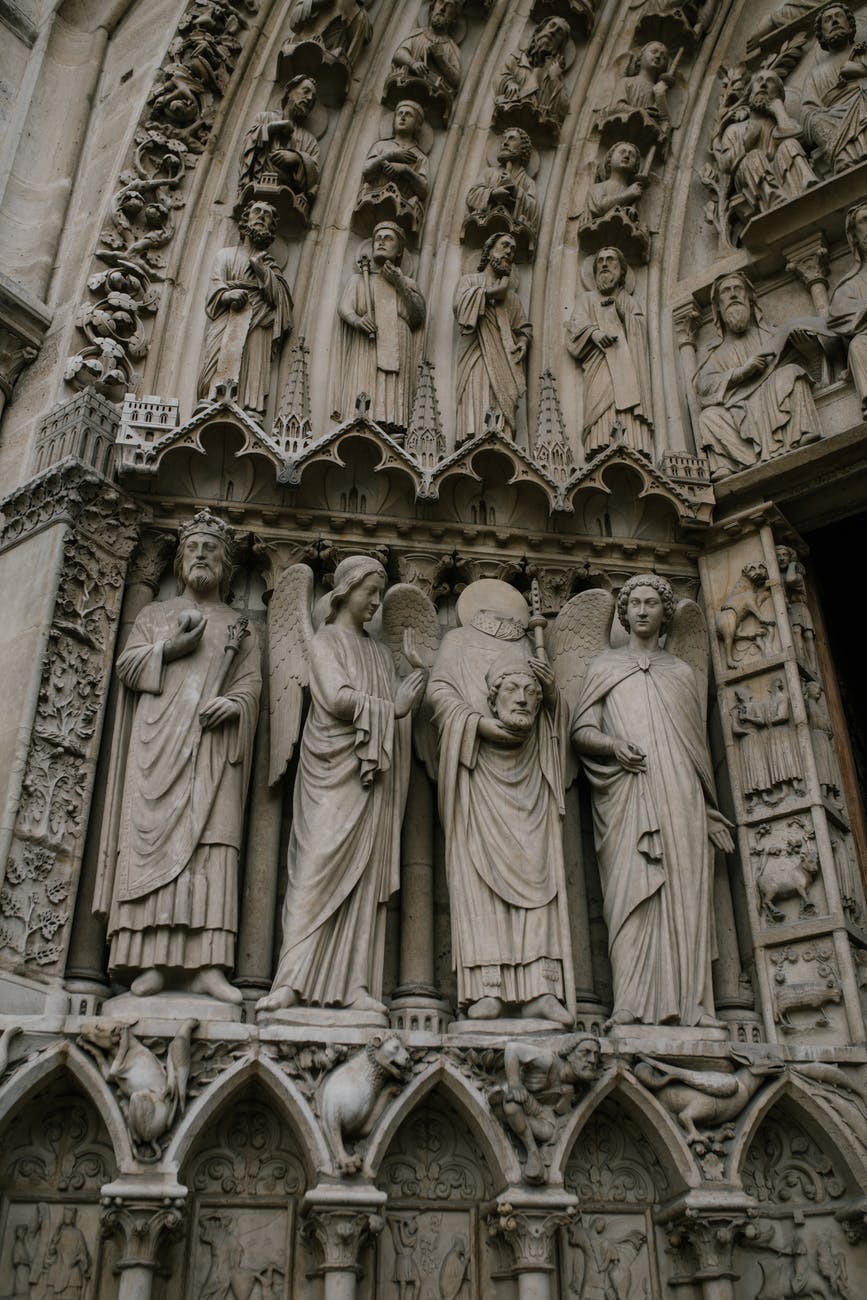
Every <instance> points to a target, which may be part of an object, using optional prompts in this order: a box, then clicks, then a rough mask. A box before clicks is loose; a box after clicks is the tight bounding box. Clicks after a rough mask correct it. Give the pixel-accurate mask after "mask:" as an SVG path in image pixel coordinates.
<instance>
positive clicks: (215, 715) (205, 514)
mask: <svg viewBox="0 0 867 1300" xmlns="http://www.w3.org/2000/svg"><path fill="white" fill-rule="evenodd" d="M231 546H232V534H231V530H230V529H229V528H228V527H227V525H226V524H224V523H223V522H222V520H220V519H218V518H216V517H215V516H214V515H212V514H211V513H210V512H209V511H208V510H201V511H199V513H198V514H197V515H195V516H194V518H193V519H192V520H191V521H190V522H189V523H188V524H187V525H186V526H185V527H184V528H182V529H181V533H180V544H179V546H178V551H177V555H176V558H175V576H176V577H177V579H178V589H179V595H178V596H176V597H175V598H174V599H172V600H164V601H155V602H153V603H152V604H150V605H146V606H145V608H144V609H143V610H142V612H141V613H140V614H139V616H138V618H137V619H136V621H135V624H134V625H133V628H132V631H131V633H130V636H129V640H128V641H127V643H126V647H125V649H124V650H123V652H122V654H121V655H120V657H119V658H118V661H117V673H118V676H119V678H120V680H121V682H122V684H123V692H122V702H121V712H120V717H119V722H118V726H117V728H116V731H115V736H116V744H115V749H114V753H113V755H112V766H111V771H110V773H109V780H108V787H107V789H108V796H107V805H106V811H105V816H104V818H103V829H102V841H101V844H100V877H99V880H98V883H97V891H96V897H95V903H94V910H95V911H96V912H97V913H99V914H101V915H104V916H107V917H108V937H109V942H110V952H109V971H110V973H111V974H112V976H113V977H114V978H116V979H117V980H119V981H120V982H125V981H126V980H129V979H130V978H132V986H131V987H132V991H133V993H134V994H136V995H138V996H142V997H144V996H147V995H152V994H155V993H158V992H160V990H161V989H163V988H164V987H166V988H170V987H181V988H186V989H189V990H191V991H193V992H196V993H202V994H205V995H208V996H210V997H214V998H217V999H220V1000H222V1001H225V1002H236V1003H237V1002H240V1001H241V994H240V992H239V991H238V990H237V989H235V988H233V987H232V985H231V984H230V983H229V982H228V980H227V979H226V972H227V971H228V970H231V968H232V966H233V964H234V956H235V934H236V930H237V910H238V853H239V849H240V844H241V833H242V830H243V825H244V801H245V796H246V791H247V781H248V777H249V773H250V763H251V759H252V753H253V737H254V733H255V729H256V722H257V718H258V711H259V693H260V689H261V675H260V667H259V647H258V644H257V639H256V637H255V636H254V635H251V634H250V632H249V629H248V627H247V620H246V619H244V618H240V619H239V618H238V616H237V613H236V611H235V610H233V609H231V608H230V606H229V605H228V604H226V596H227V594H228V591H229V582H230V578H231V573H232V563H231Z"/></svg>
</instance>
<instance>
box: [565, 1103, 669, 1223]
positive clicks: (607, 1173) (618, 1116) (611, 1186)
mask: <svg viewBox="0 0 867 1300" xmlns="http://www.w3.org/2000/svg"><path fill="white" fill-rule="evenodd" d="M564 1181H565V1184H566V1188H567V1190H568V1191H570V1192H575V1193H576V1195H578V1196H579V1197H580V1198H581V1200H582V1201H591V1202H596V1203H597V1204H598V1203H611V1202H615V1203H618V1204H620V1203H627V1204H634V1203H648V1202H653V1201H656V1200H657V1199H660V1198H662V1197H663V1196H664V1195H665V1194H666V1192H667V1189H668V1186H669V1182H668V1177H667V1175H666V1173H665V1170H664V1169H663V1167H662V1165H661V1164H660V1163H659V1160H658V1158H657V1156H656V1153H655V1151H654V1150H653V1148H652V1147H651V1145H650V1143H649V1142H648V1140H647V1138H646V1137H645V1136H644V1134H643V1133H642V1132H641V1130H640V1129H639V1127H638V1125H637V1124H635V1123H634V1121H633V1120H631V1119H630V1118H629V1117H628V1116H627V1115H624V1113H623V1112H622V1111H620V1110H618V1109H617V1108H616V1107H614V1106H603V1107H601V1108H600V1110H599V1111H598V1112H597V1116H596V1117H594V1119H593V1120H592V1121H591V1123H590V1124H588V1125H587V1127H586V1128H584V1129H583V1130H582V1131H581V1133H580V1134H579V1136H578V1140H577V1142H576V1143H575V1146H574V1147H573V1148H572V1154H571V1155H570V1157H569V1162H568V1164H567V1166H566V1172H565V1176H564Z"/></svg>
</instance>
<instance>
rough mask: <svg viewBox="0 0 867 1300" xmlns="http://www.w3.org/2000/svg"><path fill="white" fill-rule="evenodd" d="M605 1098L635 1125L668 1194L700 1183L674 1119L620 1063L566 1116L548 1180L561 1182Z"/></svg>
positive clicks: (685, 1189) (687, 1148)
mask: <svg viewBox="0 0 867 1300" xmlns="http://www.w3.org/2000/svg"><path fill="white" fill-rule="evenodd" d="M605 1102H611V1103H613V1104H614V1105H616V1106H618V1107H622V1109H623V1110H624V1111H625V1112H626V1114H627V1115H628V1116H629V1117H630V1118H631V1119H632V1120H634V1122H635V1123H636V1124H637V1125H638V1128H639V1129H640V1131H641V1135H642V1137H644V1138H645V1139H646V1140H647V1142H648V1144H649V1146H650V1148H651V1150H652V1152H653V1154H654V1156H655V1157H656V1159H657V1160H658V1161H659V1164H660V1165H661V1167H662V1169H663V1171H664V1173H665V1176H666V1178H667V1180H668V1182H669V1184H670V1191H669V1196H671V1197H674V1196H678V1195H681V1194H683V1193H685V1192H687V1191H688V1190H689V1189H690V1188H692V1187H697V1186H698V1185H699V1184H700V1182H701V1175H700V1173H699V1170H698V1169H697V1168H696V1164H695V1161H694V1160H693V1157H692V1153H691V1152H690V1149H689V1147H688V1145H687V1143H686V1139H685V1138H684V1136H683V1134H682V1133H681V1131H680V1129H679V1128H678V1126H677V1124H676V1122H675V1121H674V1120H673V1119H672V1117H671V1116H670V1115H669V1113H668V1111H666V1110H665V1109H664V1108H663V1107H662V1106H661V1105H660V1104H659V1102H658V1101H657V1100H656V1098H655V1097H652V1096H651V1095H650V1093H648V1092H647V1090H646V1089H645V1088H642V1087H641V1085H640V1084H639V1083H638V1081H637V1080H636V1079H635V1078H634V1077H633V1076H632V1074H631V1073H629V1071H627V1070H626V1069H624V1068H623V1066H621V1065H617V1066H615V1068H614V1069H613V1070H611V1071H610V1072H609V1073H608V1074H605V1075H603V1076H602V1078H601V1079H600V1080H599V1081H598V1082H597V1083H596V1084H595V1085H594V1087H593V1088H592V1089H591V1090H590V1092H588V1093H587V1095H586V1096H585V1097H583V1098H582V1099H581V1101H580V1102H579V1103H578V1105H577V1106H576V1108H575V1110H574V1111H573V1112H572V1114H571V1115H570V1117H569V1119H568V1120H567V1122H566V1124H565V1126H564V1128H563V1131H562V1132H561V1134H560V1138H559V1141H558V1142H557V1145H556V1147H555V1148H554V1152H553V1154H552V1157H551V1166H550V1172H549V1181H550V1182H551V1183H555V1184H562V1183H563V1182H564V1180H565V1176H566V1167H567V1165H568V1163H569V1160H570V1158H571V1156H572V1152H573V1149H574V1147H575V1145H576V1142H577V1141H578V1140H579V1138H580V1136H581V1134H582V1133H583V1132H584V1130H585V1129H586V1128H587V1127H588V1125H589V1124H591V1123H592V1122H593V1120H594V1118H595V1117H596V1116H597V1115H599V1113H600V1110H601V1108H602V1107H603V1105H604V1103H605Z"/></svg>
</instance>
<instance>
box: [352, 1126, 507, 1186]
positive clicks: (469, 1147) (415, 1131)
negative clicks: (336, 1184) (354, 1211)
mask: <svg viewBox="0 0 867 1300" xmlns="http://www.w3.org/2000/svg"><path fill="white" fill-rule="evenodd" d="M377 1182H378V1184H379V1186H380V1187H382V1188H384V1189H385V1190H386V1191H388V1192H389V1194H390V1195H391V1196H393V1197H401V1198H402V1197H413V1198H420V1199H422V1200H425V1201H473V1200H477V1199H478V1198H480V1197H483V1196H490V1195H491V1194H492V1192H491V1188H492V1186H493V1184H492V1180H491V1177H490V1172H489V1170H488V1167H487V1164H486V1162H485V1158H484V1156H483V1154H482V1152H481V1151H480V1150H479V1148H478V1145H477V1143H476V1142H475V1141H474V1139H473V1137H472V1134H471V1133H470V1130H469V1129H468V1128H467V1126H466V1125H465V1124H463V1123H462V1122H461V1121H460V1120H459V1119H458V1118H457V1117H456V1116H454V1115H452V1114H451V1113H450V1112H448V1111H445V1110H444V1109H441V1108H440V1107H436V1108H434V1107H430V1108H428V1109H426V1110H425V1111H423V1112H421V1113H420V1114H415V1115H413V1116H411V1117H410V1118H409V1119H408V1120H407V1121H406V1122H405V1123H404V1124H402V1125H401V1127H400V1130H399V1131H398V1133H397V1135H396V1137H395V1139H394V1141H393V1142H392V1145H391V1147H390V1148H389V1151H388V1154H387V1156H386V1157H385V1160H384V1161H383V1163H382V1168H381V1170H380V1174H379V1178H378V1180H377Z"/></svg>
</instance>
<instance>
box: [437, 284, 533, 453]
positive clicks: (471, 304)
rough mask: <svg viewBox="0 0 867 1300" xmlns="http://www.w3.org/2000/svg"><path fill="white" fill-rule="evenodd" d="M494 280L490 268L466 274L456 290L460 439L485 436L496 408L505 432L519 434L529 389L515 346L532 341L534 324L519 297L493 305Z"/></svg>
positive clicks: (457, 434)
mask: <svg viewBox="0 0 867 1300" xmlns="http://www.w3.org/2000/svg"><path fill="white" fill-rule="evenodd" d="M493 286H494V280H493V278H492V276H491V275H490V274H489V272H488V270H487V268H486V269H485V270H484V271H480V272H479V273H478V274H475V275H464V276H462V277H461V279H460V280H459V281H458V287H457V289H456V290H455V300H454V311H455V316H456V318H457V322H458V325H459V327H460V331H461V335H462V338H461V350H460V355H459V356H458V370H457V399H458V412H457V424H456V429H455V441H456V442H458V443H461V442H464V441H466V439H468V438H472V437H475V436H476V435H477V434H479V433H482V432H483V431H484V428H485V416H486V414H487V412H488V410H489V409H490V407H492V406H495V407H496V408H497V409H498V410H499V411H501V412H502V413H503V416H504V418H505V427H506V431H507V432H508V433H510V434H512V435H514V432H515V416H516V412H517V407H518V402H519V400H520V399H521V397H522V396H523V394H524V390H525V389H526V386H527V385H526V382H525V379H524V362H523V361H519V360H518V359H517V357H516V356H515V348H516V346H517V345H518V343H519V342H520V341H521V340H522V339H525V340H527V342H529V340H530V336H531V334H532V328H533V327H532V326H531V324H530V322H529V321H528V320H527V318H526V315H525V313H524V308H523V307H522V305H521V301H520V299H519V297H518V295H517V294H516V293H513V292H512V291H511V289H510V290H508V291H507V293H506V296H505V298H504V299H503V300H502V301H500V302H497V301H493V302H492V301H490V300H489V299H488V296H487V291H488V289H491V288H493Z"/></svg>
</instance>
